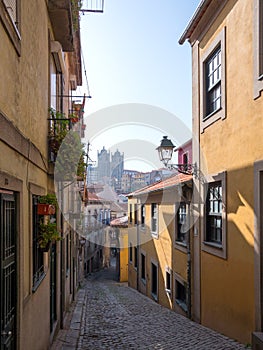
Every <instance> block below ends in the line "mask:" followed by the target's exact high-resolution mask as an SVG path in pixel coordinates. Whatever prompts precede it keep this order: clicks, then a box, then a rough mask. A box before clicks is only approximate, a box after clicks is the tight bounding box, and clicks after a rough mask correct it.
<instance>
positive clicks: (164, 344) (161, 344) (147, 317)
mask: <svg viewBox="0 0 263 350" xmlns="http://www.w3.org/2000/svg"><path fill="white" fill-rule="evenodd" d="M111 277H112V275H111V271H110V270H106V271H104V272H99V273H97V274H95V275H93V276H92V277H91V278H89V279H88V280H87V283H86V285H85V292H86V293H85V296H84V298H83V310H82V319H81V322H80V327H79V337H78V340H77V347H76V349H78V350H80V349H87V350H88V349H89V350H91V349H92V350H93V349H94V350H100V349H105V350H107V349H109V350H112V349H136V350H137V349H148V350H150V349H159V350H165V349H169V350H171V349H172V350H174V349H176V350H177V349H178V350H190V349H191V350H206V349H207V350H230V349H231V350H238V349H239V350H241V349H247V348H246V347H245V346H244V345H241V344H239V343H237V342H235V341H234V340H231V339H229V338H227V337H225V336H223V335H220V334H218V333H216V332H214V331H212V330H210V329H208V328H205V327H203V326H201V325H199V324H197V323H194V322H192V321H190V320H189V319H187V318H185V317H183V316H181V315H178V314H176V313H175V312H173V311H171V310H168V309H166V308H164V307H162V306H160V305H158V304H157V303H155V302H154V301H152V300H150V299H149V298H147V297H145V296H144V295H142V294H140V293H139V292H137V291H135V290H133V289H131V288H129V287H128V286H127V284H121V283H118V282H116V281H114V280H112V279H111ZM73 348H74V347H72V348H70V347H68V346H66V347H65V346H64V347H63V348H62V349H73Z"/></svg>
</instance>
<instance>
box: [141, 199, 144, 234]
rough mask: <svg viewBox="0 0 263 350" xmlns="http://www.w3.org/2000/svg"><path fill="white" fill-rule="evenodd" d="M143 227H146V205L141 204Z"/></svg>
mask: <svg viewBox="0 0 263 350" xmlns="http://www.w3.org/2000/svg"><path fill="white" fill-rule="evenodd" d="M141 228H142V229H144V228H145V205H144V204H142V205H141Z"/></svg>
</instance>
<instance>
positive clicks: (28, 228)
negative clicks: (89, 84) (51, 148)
mask: <svg viewBox="0 0 263 350" xmlns="http://www.w3.org/2000/svg"><path fill="white" fill-rule="evenodd" d="M20 3H21V6H22V8H21V23H20V24H21V31H20V34H21V56H20V57H19V56H18V55H17V53H16V51H15V49H14V46H13V45H12V43H11V41H10V39H9V37H8V35H7V33H6V31H5V29H4V27H3V25H2V24H1V25H0V42H1V45H2V47H3V48H4V50H2V54H1V64H0V75H1V80H0V91H1V94H0V113H1V114H2V115H4V116H5V117H6V118H7V120H8V121H10V122H11V123H12V125H13V126H12V128H13V129H16V130H17V129H19V131H20V133H21V134H22V135H23V138H24V140H30V142H31V146H30V148H28V149H24V148H23V144H21V145H18V147H17V148H16V149H15V148H11V147H9V146H7V145H6V144H5V143H3V142H0V154H1V159H0V172H2V173H3V174H8V175H7V178H8V176H13V177H14V178H16V179H18V180H21V181H22V190H21V192H20V196H19V203H20V205H19V230H18V255H17V257H18V261H17V266H18V295H17V297H18V302H17V307H18V308H17V316H18V317H17V329H18V334H19V337H18V339H17V348H18V349H28V350H38V349H39V350H43V349H47V348H48V347H49V343H50V314H49V310H50V270H49V267H50V265H49V254H48V253H44V264H45V273H46V275H45V277H44V279H43V281H42V282H41V283H40V285H39V287H38V288H37V289H36V291H35V292H33V291H32V284H33V280H32V278H33V277H32V274H33V267H32V259H33V258H32V224H31V222H32V215H31V213H32V210H31V206H32V203H31V195H32V194H39V193H34V190H32V189H31V187H30V186H31V184H33V185H34V186H35V187H34V188H39V189H40V191H43V192H44V193H47V192H50V191H52V190H53V181H52V179H50V178H49V177H48V175H47V170H48V169H47V168H48V160H47V157H48V153H47V152H48V143H47V134H48V121H47V118H48V116H49V114H48V107H49V91H50V90H49V81H50V77H49V58H50V51H49V49H50V48H49V35H50V39H51V40H52V38H53V35H52V29H51V27H50V23H49V19H48V12H47V4H46V2H45V1H33V2H31V3H30V4H29V3H28V2H27V1H24V2H23V1H22V2H20ZM67 81H68V80H67V77H66V76H65V82H66V84H67ZM4 132H5V130H3V129H2V128H1V135H3V133H4ZM12 137H13V136H12V135H10V140H9V141H10V142H11V143H12V141H13V139H12ZM32 145H34V146H36V148H34V150H35V152H34V150H33V146H32ZM21 151H23V152H25V153H26V156H27V157H28V158H30V157H31V159H32V157H34V155H36V154H37V155H38V156H39V158H38V160H39V159H40V161H39V163H41V166H40V167H39V166H37V165H35V164H33V163H32V162H30V161H29V160H27V159H26V158H25V157H24V156H23V155H21V154H20V153H19V152H21ZM40 154H41V155H40ZM0 175H1V174H0ZM1 188H3V186H2V182H1ZM44 193H43V194H44ZM57 253H58V255H57V265H56V266H57V269H58V270H59V266H60V261H59V253H60V252H59V250H58V249H57ZM59 293H60V285H59V278H58V277H57V305H56V308H57V317H58V318H59V316H60V314H59V313H60V310H59V302H58V301H59Z"/></svg>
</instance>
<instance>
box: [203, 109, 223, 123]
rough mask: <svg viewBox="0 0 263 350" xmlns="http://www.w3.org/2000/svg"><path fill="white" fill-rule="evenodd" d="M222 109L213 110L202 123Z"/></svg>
mask: <svg viewBox="0 0 263 350" xmlns="http://www.w3.org/2000/svg"><path fill="white" fill-rule="evenodd" d="M221 110H222V107H220V108H217V109H216V110H214V111H213V112H211V113H210V114H208V115H207V116H205V117H204V118H203V122H205V121H207V120H208V119H209V118H211V117H212V116H213V115H215V114H216V113H217V112H219V111H221Z"/></svg>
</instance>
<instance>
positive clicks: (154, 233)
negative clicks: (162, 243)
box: [151, 232, 159, 239]
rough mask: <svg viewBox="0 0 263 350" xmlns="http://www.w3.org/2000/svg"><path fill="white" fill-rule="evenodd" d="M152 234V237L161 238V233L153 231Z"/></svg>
mask: <svg viewBox="0 0 263 350" xmlns="http://www.w3.org/2000/svg"><path fill="white" fill-rule="evenodd" d="M151 235H152V237H153V238H155V239H158V238H159V235H158V233H157V232H151Z"/></svg>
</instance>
